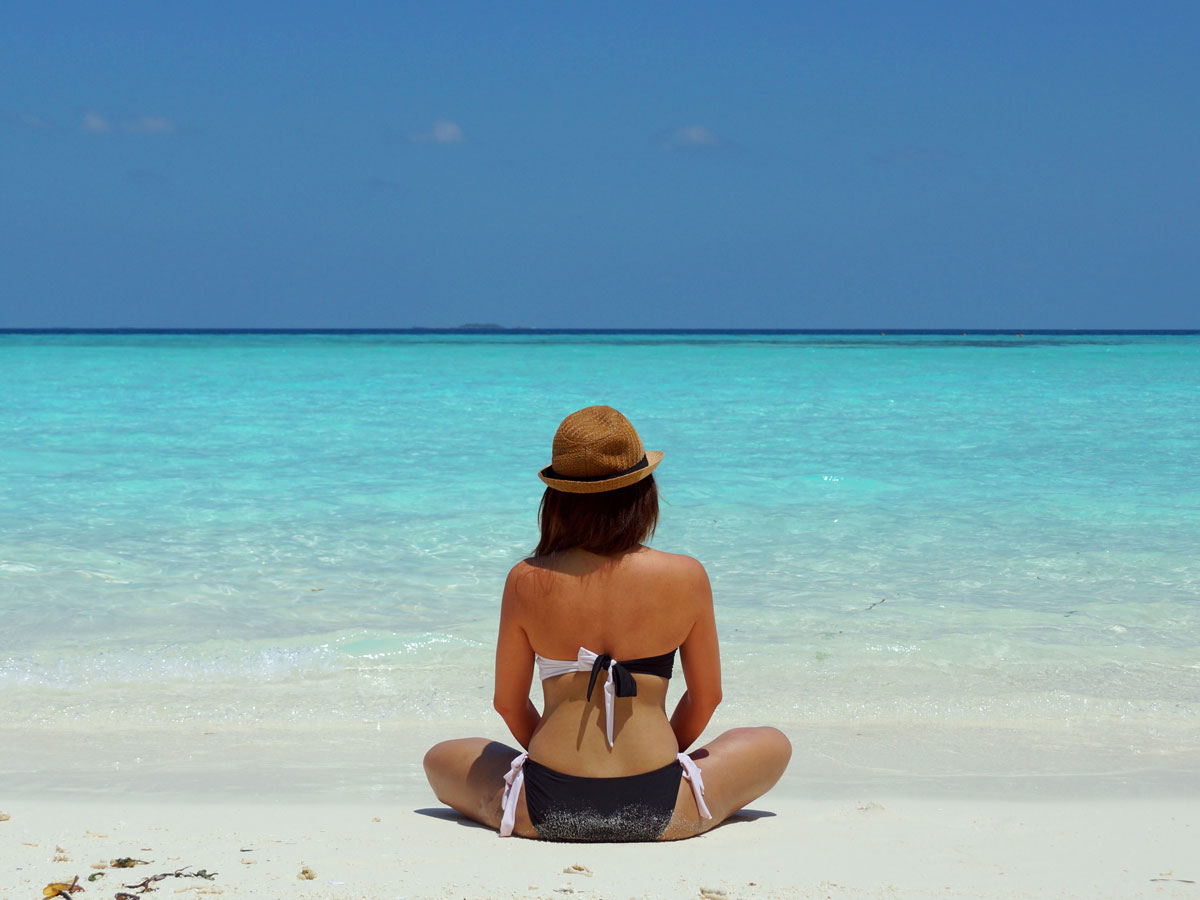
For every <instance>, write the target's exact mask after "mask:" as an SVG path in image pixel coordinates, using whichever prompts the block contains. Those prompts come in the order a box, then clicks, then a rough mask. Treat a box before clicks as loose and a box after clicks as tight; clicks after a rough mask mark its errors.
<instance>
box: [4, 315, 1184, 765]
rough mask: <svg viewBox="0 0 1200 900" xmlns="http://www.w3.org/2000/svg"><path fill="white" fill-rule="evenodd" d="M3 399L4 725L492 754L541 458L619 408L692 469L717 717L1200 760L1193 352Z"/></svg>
mask: <svg viewBox="0 0 1200 900" xmlns="http://www.w3.org/2000/svg"><path fill="white" fill-rule="evenodd" d="M0 384H3V385H4V390H3V391H2V392H0V416H2V417H3V422H4V425H3V431H2V439H0V497H2V498H3V503H0V611H2V614H3V618H2V620H0V713H2V717H3V718H4V719H5V720H6V722H8V723H11V724H16V725H20V724H22V723H26V724H30V725H33V724H39V725H40V724H50V723H53V724H56V725H62V724H64V723H80V724H83V723H106V724H121V723H123V722H131V721H136V722H137V723H138V724H159V723H163V724H165V723H179V722H193V723H194V722H213V723H238V724H243V725H246V724H256V723H258V724H262V725H278V724H281V723H288V722H292V723H305V724H306V725H321V724H332V723H336V722H342V721H357V722H363V721H380V722H385V723H404V722H412V723H414V724H416V723H418V722H419V723H422V724H429V723H431V722H436V721H438V720H442V719H446V720H448V721H449V722H459V723H461V724H462V726H463V727H465V726H466V725H467V724H470V725H472V726H474V725H478V726H479V727H486V728H489V729H491V730H493V731H496V732H497V733H499V731H500V729H501V723H500V722H499V720H498V719H497V718H496V717H495V716H494V714H492V713H491V711H490V697H491V674H490V669H491V656H492V647H491V641H492V637H493V632H494V628H495V621H496V615H497V610H498V605H497V604H498V598H499V592H500V587H501V585H502V583H503V579H504V575H505V572H506V571H507V569H508V567H509V566H511V565H512V564H513V563H514V562H515V561H517V560H518V559H520V558H521V557H522V556H523V555H525V554H526V553H527V552H528V551H529V550H530V548H531V547H532V546H533V544H534V543H535V541H536V534H535V510H536V505H537V501H538V498H539V496H540V493H541V490H540V489H541V483H540V482H539V481H538V480H537V478H536V476H535V473H536V471H537V469H538V468H539V467H541V466H542V465H544V464H546V462H548V456H549V446H550V439H551V436H552V435H553V432H554V429H555V427H556V426H557V423H558V421H559V420H560V419H561V418H562V416H563V415H565V414H566V413H568V412H570V411H572V410H574V409H576V408H578V407H580V406H583V405H587V404H590V403H599V402H606V403H611V404H612V405H614V406H617V407H618V408H620V409H622V411H624V412H625V413H626V414H627V415H628V416H629V417H630V419H631V420H632V421H633V422H634V424H635V425H636V426H637V428H638V429H639V431H640V432H641V434H642V436H643V438H644V439H645V441H646V443H647V446H648V447H650V448H652V449H663V450H665V451H666V453H667V456H666V460H665V461H664V463H663V464H662V466H661V467H660V468H659V470H658V475H659V481H660V485H661V488H662V492H663V495H664V497H665V499H666V501H667V502H666V504H665V505H664V508H663V517H662V522H661V526H660V529H659V532H658V535H657V536H656V538H655V540H654V546H657V547H660V548H662V549H668V550H673V551H678V552H684V553H689V554H692V555H694V556H696V557H698V558H699V559H701V560H702V561H703V562H704V563H705V564H706V566H707V567H708V569H709V572H710V575H711V577H712V580H713V585H714V591H715V595H716V598H717V603H718V619H719V625H720V629H721V637H722V642H723V660H724V672H725V680H726V691H725V693H726V703H725V706H724V707H723V708H722V711H721V721H722V723H723V725H724V726H728V725H732V724H738V723H740V722H742V721H750V720H753V721H776V722H780V723H783V724H785V725H786V724H792V725H796V726H803V725H806V724H807V725H811V726H814V727H816V726H820V727H838V726H842V725H846V724H853V723H856V722H861V723H869V724H876V725H877V724H879V723H891V724H895V725H896V726H897V727H911V726H921V725H922V723H930V724H934V723H936V724H937V725H939V726H942V725H946V724H954V723H963V724H970V723H974V724H976V725H987V726H1009V725H1011V726H1013V727H1028V726H1031V725H1032V726H1036V725H1038V724H1039V723H1041V724H1045V725H1048V726H1053V727H1063V726H1070V725H1071V724H1072V723H1088V724H1090V725H1091V726H1095V727H1097V728H1098V729H1100V733H1102V732H1103V728H1104V726H1105V725H1106V723H1113V724H1118V723H1119V725H1120V728H1119V729H1117V730H1115V731H1114V732H1113V733H1114V734H1116V733H1117V731H1119V733H1120V736H1119V737H1114V738H1113V739H1114V740H1119V741H1121V742H1123V743H1124V744H1125V745H1130V743H1131V742H1132V743H1133V744H1137V745H1138V746H1144V747H1145V748H1147V749H1148V751H1154V752H1171V751H1173V750H1176V749H1180V748H1190V749H1192V750H1195V749H1196V748H1197V746H1198V745H1200V739H1198V738H1197V734H1198V732H1200V729H1198V728H1197V726H1198V725H1200V637H1198V636H1200V562H1198V559H1200V555H1198V554H1197V552H1196V548H1197V546H1200V474H1198V473H1197V466H1196V460H1197V458H1198V456H1200V415H1197V406H1198V402H1197V401H1198V400H1200V337H1197V336H1194V335H1191V336H1119V335H1098V336H1035V335H1030V336H1027V337H1026V338H1016V337H1011V338H1010V337H999V336H979V337H965V338H959V337H948V336H907V335H906V336H899V337H894V336H886V337H885V336H878V337H875V336H862V335H853V336H832V335H817V336H804V335H767V336H752V335H729V336H713V335H672V336H652V335H610V336H603V335H419V336H414V335H11V334H10V335H0ZM678 680H679V679H677V681H678ZM678 687H679V686H678V685H674V686H673V689H675V690H678ZM447 727H448V728H449V727H451V726H450V725H448V726H447ZM453 727H455V728H457V727H459V726H458V725H455V726H453Z"/></svg>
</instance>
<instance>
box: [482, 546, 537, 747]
mask: <svg viewBox="0 0 1200 900" xmlns="http://www.w3.org/2000/svg"><path fill="white" fill-rule="evenodd" d="M520 565H521V564H518V565H517V566H515V567H514V568H513V570H512V571H511V572H509V573H508V580H507V581H505V583H504V597H503V598H502V599H501V601H500V634H499V636H498V637H497V638H496V690H495V695H494V697H493V699H492V705H493V706H494V707H495V708H496V712H498V713H500V716H501V718H503V719H504V724H505V725H507V726H508V730H509V731H511V732H512V734H513V737H515V738H516V739H517V741H518V743H520V745H521V746H522V747H524V748H526V749H529V741H530V739H531V738H532V737H533V733H534V731H536V730H537V726H538V723H539V722H541V720H542V717H541V715H540V714H539V713H538V711H537V707H536V706H534V705H533V701H532V700H530V699H529V686H530V684H532V683H533V647H532V646H531V645H530V643H529V636H528V635H527V634H526V633H525V629H524V628H522V627H521V624H520V616H519V615H518V610H517V607H518V605H519V603H518V598H517V593H518V591H517V587H516V572H517V569H518V568H520Z"/></svg>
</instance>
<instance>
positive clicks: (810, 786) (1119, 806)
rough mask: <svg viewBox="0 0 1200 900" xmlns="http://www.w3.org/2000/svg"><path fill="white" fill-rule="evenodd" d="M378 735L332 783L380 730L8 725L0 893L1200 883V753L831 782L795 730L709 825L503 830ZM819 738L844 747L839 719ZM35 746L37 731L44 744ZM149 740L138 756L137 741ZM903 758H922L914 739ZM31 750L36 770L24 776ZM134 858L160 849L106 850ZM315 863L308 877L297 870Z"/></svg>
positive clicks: (974, 891)
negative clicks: (1151, 766) (126, 862)
mask: <svg viewBox="0 0 1200 900" xmlns="http://www.w3.org/2000/svg"><path fill="white" fill-rule="evenodd" d="M376 734H379V735H381V736H380V737H378V738H377V742H378V745H377V747H376V752H377V753H378V752H380V751H382V750H385V749H386V753H387V756H388V757H389V758H391V759H395V760H396V761H397V762H396V771H397V773H398V774H397V778H396V779H395V780H394V781H393V782H392V783H391V784H390V785H389V786H388V787H387V788H386V789H384V788H378V787H377V789H375V790H369V789H359V788H354V789H344V790H343V791H342V795H341V796H339V795H338V793H337V790H336V789H335V790H329V789H328V788H331V787H333V788H336V785H338V784H344V783H347V782H345V781H343V780H341V779H340V776H339V774H338V773H339V762H338V760H339V757H343V756H344V760H345V762H344V764H345V765H346V766H350V767H355V766H358V767H365V766H366V757H365V756H363V755H362V753H361V750H362V749H363V748H364V747H366V746H368V745H369V743H370V741H369V740H368V739H367V737H366V735H365V734H363V735H359V736H358V737H359V738H360V739H361V740H360V742H359V743H357V744H356V743H354V742H346V741H345V740H344V738H343V739H342V740H341V742H339V739H337V738H335V737H334V736H333V735H326V736H325V740H324V741H322V740H321V739H320V736H319V735H316V734H313V735H308V736H307V737H306V739H305V740H304V741H303V743H304V744H305V745H306V746H307V747H308V748H309V750H310V755H309V756H308V757H305V756H304V754H303V753H302V752H300V751H299V750H297V749H296V748H297V747H298V746H299V744H294V745H293V746H292V747H291V749H288V746H287V744H286V743H284V741H283V737H282V736H280V735H266V734H264V735H263V738H264V740H263V741H262V743H260V745H259V747H258V753H257V755H256V756H250V755H246V754H247V752H248V750H247V748H248V744H247V743H246V742H245V741H244V740H242V738H244V737H245V736H244V735H243V736H241V737H240V738H239V736H238V735H236V734H230V735H222V734H220V733H212V732H209V733H208V736H209V738H210V739H211V740H212V741H214V743H213V744H212V746H213V747H224V748H225V750H226V751H227V754H226V765H225V767H224V768H223V769H221V768H216V767H215V766H214V765H213V763H214V761H215V760H216V759H217V758H219V756H220V753H219V752H217V751H210V752H209V753H208V754H205V753H203V752H199V750H200V748H199V747H198V748H197V753H196V754H193V756H192V757H191V760H190V762H189V755H188V753H187V752H185V750H184V749H183V748H184V747H185V746H186V745H187V744H189V743H196V742H198V741H199V740H200V733H196V734H190V735H189V734H187V733H186V732H182V731H178V730H177V731H175V732H173V738H174V741H172V740H168V734H167V733H165V732H162V731H160V732H157V733H155V732H151V731H146V732H143V733H141V734H140V735H131V734H126V735H125V741H124V743H121V742H117V741H115V740H114V738H113V735H104V734H101V733H99V732H97V733H94V734H92V735H88V734H87V733H83V732H80V733H76V734H75V735H74V736H71V735H70V734H68V733H66V732H63V733H53V732H45V731H43V732H38V731H36V730H29V729H27V730H25V731H24V732H23V733H22V732H19V731H17V730H15V729H8V730H3V731H0V741H2V742H3V745H4V747H5V749H6V750H8V749H10V748H14V752H13V753H12V754H9V755H8V758H9V763H10V765H9V766H7V767H6V769H7V777H6V778H5V779H4V790H3V791H2V792H0V797H3V799H2V800H0V812H3V813H4V814H5V815H6V816H7V817H8V818H7V819H6V820H5V821H0V860H2V861H3V864H2V867H0V900H25V898H36V897H39V896H41V895H42V889H43V888H44V887H45V886H46V885H47V884H48V883H51V882H64V881H65V882H70V881H71V880H72V879H73V878H74V877H76V876H78V877H79V879H80V883H81V884H82V885H83V886H84V888H85V891H86V892H85V893H84V894H82V900H88V898H92V900H98V898H102V897H103V898H110V897H113V896H114V895H115V894H116V893H117V892H118V891H123V892H127V893H135V894H136V893H137V891H136V890H135V889H131V888H129V887H128V886H129V885H136V884H138V883H139V882H141V881H142V880H143V879H145V878H146V877H147V876H153V875H157V874H160V873H173V872H175V871H177V870H181V869H184V870H185V872H196V871H199V870H206V871H207V872H208V873H216V874H215V877H214V878H213V879H212V880H206V879H202V878H196V877H187V876H186V875H185V876H184V877H179V878H176V877H173V876H171V877H168V878H165V879H162V880H160V881H158V882H151V886H152V887H154V888H155V892H154V894H153V895H152V896H155V897H159V898H164V897H168V896H176V895H181V896H184V897H186V896H189V895H197V896H199V895H204V896H205V897H209V896H217V895H220V896H227V897H247V898H268V897H270V898H280V897H299V898H323V900H324V898H328V900H340V898H346V900H350V898H355V900H357V898H363V900H366V898H370V900H385V898H386V900H401V898H404V900H418V898H438V900H451V898H455V900H457V898H489V900H516V898H548V900H554V898H561V897H566V896H580V897H584V898H604V900H609V898H614V900H624V898H637V900H642V898H645V900H651V898H670V900H674V898H692V900H704V898H709V900H721V898H729V900H733V898H737V900H755V898H764V900H765V898H793V897H795V898H833V900H836V898H933V897H938V898H941V897H956V898H958V897H971V898H996V900H999V898H1039V900H1041V898H1059V897H1061V898H1081V900H1082V898H1088V900H1091V898H1114V900H1116V898H1121V900H1126V898H1139V897H1146V898H1151V897H1153V898H1159V897H1164V898H1165V897H1179V898H1193V897H1200V853H1198V852H1197V849H1196V848H1197V847H1198V846H1200V802H1197V800H1198V797H1200V792H1197V791H1196V790H1195V787H1196V783H1197V782H1196V780H1195V778H1194V777H1193V776H1192V775H1191V774H1190V773H1189V772H1188V771H1186V770H1184V769H1177V772H1178V775H1179V777H1178V778H1176V779H1175V780H1174V782H1173V785H1172V784H1171V783H1168V782H1167V781H1166V780H1164V779H1165V776H1162V773H1161V772H1160V777H1158V778H1157V779H1155V778H1151V777H1149V776H1148V775H1146V774H1145V773H1143V775H1142V776H1139V775H1138V773H1137V772H1134V771H1132V770H1128V771H1125V772H1124V773H1121V774H1119V777H1118V775H1116V774H1112V773H1110V775H1112V777H1109V778H1105V777H1103V774H1102V773H1098V772H1093V773H1090V774H1087V773H1079V776H1078V777H1074V778H1072V777H1070V775H1069V773H1067V774H1064V773H1059V774H1054V773H1052V772H1050V771H1046V772H1043V773H1041V774H1040V775H1031V776H1029V777H1026V778H1017V777H1008V778H1004V777H998V776H997V775H996V774H995V773H993V774H992V775H991V776H989V777H981V776H974V777H972V776H968V775H964V774H961V773H960V774H957V775H949V774H946V775H943V776H941V777H939V776H937V775H936V774H932V773H931V772H926V773H924V774H921V775H920V777H917V776H916V775H914V776H913V777H911V778H909V779H907V780H905V779H901V778H898V777H885V776H883V775H878V776H877V777H876V778H875V779H874V782H873V783H872V782H871V781H869V780H866V779H859V780H858V781H857V782H855V781H852V780H851V779H850V778H849V777H848V776H847V775H846V773H844V772H843V773H842V775H841V776H840V777H839V776H838V775H837V774H836V773H834V772H833V770H828V771H829V773H830V774H829V778H828V780H827V781H825V782H824V784H823V786H819V779H817V778H815V777H814V775H815V774H818V767H819V765H820V764H819V755H820V754H819V752H817V753H814V752H812V750H811V749H808V748H806V746H805V745H804V744H803V743H802V742H803V741H804V737H805V736H804V735H793V739H794V740H795V741H796V743H797V754H796V758H795V760H794V761H793V765H792V768H791V770H790V771H789V772H788V774H787V775H785V777H784V780H783V781H782V782H781V783H780V785H779V786H778V787H777V788H776V789H775V790H773V791H772V792H771V793H769V794H768V795H767V796H765V797H763V798H761V799H760V800H759V801H758V802H756V803H755V804H753V806H752V808H751V809H748V810H747V811H745V813H744V814H743V815H741V816H738V817H737V818H735V819H734V820H732V821H730V822H729V823H727V824H725V825H723V826H721V827H720V828H717V829H715V830H714V831H712V832H710V833H709V834H706V835H703V836H701V837H699V838H695V839H691V840H687V841H681V842H678V843H674V844H550V843H540V842H534V841H525V840H520V839H512V838H510V839H501V838H499V837H498V836H497V835H496V834H495V833H494V832H492V831H490V830H488V829H485V828H482V827H480V826H477V825H474V824H473V823H470V822H467V821H465V820H463V819H461V818H460V817H459V816H457V815H456V814H455V813H453V812H451V811H450V810H448V809H445V808H443V807H440V806H439V804H438V803H437V802H436V800H435V799H434V797H433V796H432V794H431V793H430V792H429V790H428V788H427V787H424V786H423V785H422V783H421V779H420V777H419V758H420V748H421V746H423V742H424V741H425V740H426V738H427V735H425V734H424V733H413V734H410V735H408V736H407V740H406V739H404V738H403V737H402V736H400V735H397V734H388V733H386V732H376ZM293 737H295V735H293ZM812 741H813V743H815V744H818V745H820V747H822V748H825V749H828V748H829V747H830V746H831V745H830V743H829V740H828V737H827V736H825V737H822V736H820V735H814V736H812ZM135 746H140V747H141V748H142V749H141V750H136V751H135V750H133V749H131V748H133V747H135ZM895 746H896V745H895V744H894V743H893V744H892V745H891V746H890V747H889V749H888V750H887V751H886V752H887V753H894V752H896V751H895ZM913 746H916V745H915V744H914V745H913ZM22 747H23V748H26V751H27V750H28V749H29V748H33V747H38V748H40V749H39V753H38V754H37V755H39V756H40V760H38V759H34V758H33V756H31V755H30V754H29V753H28V752H26V751H23V750H21V749H20V748H22ZM356 747H357V748H358V749H356ZM279 751H282V752H284V756H280V755H278V752H279ZM134 752H138V753H141V754H142V755H140V756H130V755H126V754H130V753H134ZM285 757H286V758H288V759H291V760H292V761H294V762H295V765H294V766H291V765H285V764H284V763H283V760H284V758H285ZM72 758H73V759H75V760H76V762H77V763H78V765H76V766H74V767H73V766H72V765H70V764H69V762H68V760H70V759H72ZM14 760H16V761H15V762H14ZM197 763H198V764H199V765H197ZM896 763H897V769H901V768H904V767H905V765H907V768H908V770H909V771H910V772H914V773H919V770H920V765H919V764H918V763H917V762H916V761H914V760H909V761H908V763H907V764H906V763H905V761H904V760H903V759H897V760H896ZM1172 765H1173V766H1180V765H1181V763H1180V762H1179V761H1178V760H1176V761H1175V762H1173V763H1172ZM22 767H24V769H25V775H24V776H23V778H21V779H18V778H16V777H14V773H16V772H18V771H19V770H20V769H21V768H22ZM322 767H323V768H322ZM130 769H133V770H135V772H136V774H135V775H133V776H132V777H130V775H129V771H130ZM322 772H323V773H324V774H323V777H322ZM1139 779H1140V780H1139ZM18 782H20V783H18ZM323 784H324V785H325V788H327V789H322V785H323ZM22 785H23V786H22ZM56 785H57V787H56ZM289 785H290V787H289ZM1006 794H1008V795H1010V796H1007V797H1006V796H1005V795H1006ZM121 857H132V858H135V859H140V860H145V861H146V864H145V865H139V866H136V867H135V868H132V869H114V868H111V867H108V868H101V867H100V866H102V865H104V864H107V863H110V862H111V861H112V860H115V859H118V858H121ZM185 867H186V868H185ZM305 867H307V869H308V871H309V872H310V873H312V875H313V877H312V878H311V879H307V878H301V873H302V871H303V870H304V869H305ZM96 873H102V874H100V875H99V877H97V878H96V880H95V881H92V882H89V881H88V880H87V879H88V878H89V876H93V875H96Z"/></svg>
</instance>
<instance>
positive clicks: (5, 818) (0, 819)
mask: <svg viewBox="0 0 1200 900" xmlns="http://www.w3.org/2000/svg"><path fill="white" fill-rule="evenodd" d="M11 818H12V816H10V815H9V814H8V813H0V822H7V821H8V820H9V819H11Z"/></svg>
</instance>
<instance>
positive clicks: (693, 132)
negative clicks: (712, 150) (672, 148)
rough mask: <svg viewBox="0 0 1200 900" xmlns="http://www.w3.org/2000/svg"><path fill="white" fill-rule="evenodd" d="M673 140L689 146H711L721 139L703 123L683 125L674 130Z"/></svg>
mask: <svg viewBox="0 0 1200 900" xmlns="http://www.w3.org/2000/svg"><path fill="white" fill-rule="evenodd" d="M674 136H675V142H676V143H678V144H681V145H684V146H690V147H711V146H713V145H714V144H719V143H721V141H720V140H719V139H718V138H717V136H716V135H715V134H713V133H712V131H710V130H709V129H708V128H705V127H704V126H703V125H684V126H683V127H682V128H679V129H676V131H675V135H674Z"/></svg>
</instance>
